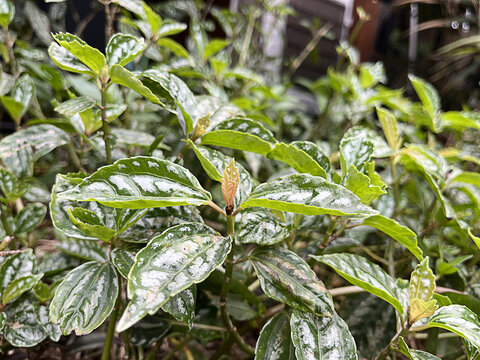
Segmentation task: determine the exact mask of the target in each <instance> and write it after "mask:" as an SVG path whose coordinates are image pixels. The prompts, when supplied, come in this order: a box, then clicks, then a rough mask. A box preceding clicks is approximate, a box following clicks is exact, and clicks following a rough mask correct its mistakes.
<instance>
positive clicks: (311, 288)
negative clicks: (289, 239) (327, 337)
mask: <svg viewBox="0 0 480 360" xmlns="http://www.w3.org/2000/svg"><path fill="white" fill-rule="evenodd" d="M250 261H251V263H252V265H253V267H254V268H255V272H256V273H257V276H258V279H259V280H260V285H261V287H262V289H263V292H264V293H265V294H266V295H267V296H269V297H271V298H272V299H275V300H277V301H280V302H282V303H285V304H287V305H288V306H291V307H293V308H295V309H299V310H302V311H306V312H313V313H315V314H318V315H324V316H332V313H333V303H332V300H331V298H330V295H329V294H328V292H327V289H326V288H325V286H324V285H323V283H322V282H321V281H320V280H319V279H318V278H317V276H316V274H315V272H314V271H313V270H312V269H310V267H309V266H308V264H307V263H306V262H305V261H304V260H303V259H302V258H301V257H299V256H298V255H297V254H295V253H294V252H292V251H290V250H283V249H277V248H274V247H259V248H256V249H255V250H254V251H253V253H252V255H250Z"/></svg>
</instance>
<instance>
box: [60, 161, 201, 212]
mask: <svg viewBox="0 0 480 360" xmlns="http://www.w3.org/2000/svg"><path fill="white" fill-rule="evenodd" d="M57 196H58V198H59V199H68V200H73V201H98V202H99V203H101V204H103V205H106V206H110V207H116V208H127V209H143V208H153V207H163V206H175V205H197V206H198V205H202V204H205V203H207V202H209V201H210V200H211V195H210V193H209V192H207V191H206V190H204V189H203V188H202V187H201V185H200V183H199V182H198V180H197V179H196V178H195V177H194V176H193V175H192V174H191V173H190V172H189V171H188V170H187V169H185V168H184V167H182V166H180V165H177V164H174V163H172V162H170V161H166V160H159V159H157V158H153V157H143V156H138V157H133V158H129V159H122V160H118V161H116V162H115V163H114V164H112V165H108V166H104V167H102V168H100V169H99V170H97V171H96V172H95V173H93V174H92V175H90V176H89V177H87V178H85V179H83V180H82V182H81V183H80V184H79V185H78V186H77V187H75V188H73V189H72V190H68V191H65V192H63V193H60V194H57Z"/></svg>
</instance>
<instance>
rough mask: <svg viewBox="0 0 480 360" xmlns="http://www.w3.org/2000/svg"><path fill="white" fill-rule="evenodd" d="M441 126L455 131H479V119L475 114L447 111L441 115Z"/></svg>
mask: <svg viewBox="0 0 480 360" xmlns="http://www.w3.org/2000/svg"><path fill="white" fill-rule="evenodd" d="M442 126H443V127H446V128H452V129H454V130H457V131H464V130H465V129H475V130H479V129H480V118H479V117H478V115H477V114H476V113H472V112H466V111H462V112H460V111H448V112H446V113H443V114H442Z"/></svg>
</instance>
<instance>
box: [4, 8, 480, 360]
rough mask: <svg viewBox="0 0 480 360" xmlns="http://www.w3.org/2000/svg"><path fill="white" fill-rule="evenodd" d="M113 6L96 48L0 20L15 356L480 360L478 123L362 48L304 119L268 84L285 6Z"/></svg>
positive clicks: (20, 13)
mask: <svg viewBox="0 0 480 360" xmlns="http://www.w3.org/2000/svg"><path fill="white" fill-rule="evenodd" d="M18 4H22V6H19V5H18ZM103 4H104V6H105V10H106V14H107V31H106V33H107V34H106V35H107V39H108V42H107V45H106V48H105V51H99V50H98V49H96V48H94V47H91V46H90V45H89V44H87V43H86V42H85V41H83V40H82V39H81V38H79V37H78V36H76V35H73V34H70V33H66V32H55V33H54V34H53V35H52V36H53V38H52V37H51V36H50V35H49V32H50V30H52V29H53V28H54V25H55V24H54V23H53V22H52V23H50V22H49V21H53V20H52V19H49V16H47V14H45V13H43V12H42V11H41V10H40V9H38V8H37V7H36V5H35V4H34V3H33V2H31V1H24V2H18V3H17V2H15V4H14V3H13V2H11V1H8V0H0V25H1V27H2V37H3V42H2V43H1V45H2V46H1V48H0V50H1V51H0V53H1V55H2V66H3V69H2V76H1V79H0V80H1V81H0V95H1V97H0V100H1V103H2V108H3V109H4V110H5V112H4V114H3V119H4V120H5V119H6V118H7V114H8V116H9V117H10V118H11V119H12V120H13V122H14V123H15V126H16V131H14V132H13V133H12V134H10V135H8V136H4V137H3V138H2V139H1V140H0V159H1V162H2V164H1V165H2V166H1V167H0V201H1V205H0V209H1V215H0V218H1V227H0V241H1V242H0V255H1V256H0V261H1V266H0V299H1V304H0V331H1V334H2V337H1V340H0V346H1V351H2V352H3V355H5V356H7V354H13V356H20V355H19V354H21V353H22V352H25V351H27V353H28V356H29V357H31V358H52V357H53V358H70V357H71V356H78V358H80V357H81V358H92V357H99V356H100V354H102V355H101V357H102V359H109V358H129V359H130V358H137V359H144V358H148V359H155V358H163V359H173V358H179V359H220V358H222V357H223V358H232V359H240V358H253V357H255V358H256V359H257V360H262V359H298V360H302V359H305V360H306V359H309V360H310V359H358V358H376V359H386V358H388V357H390V358H392V357H396V356H405V357H406V358H408V359H412V360H413V359H438V358H439V357H441V358H442V359H459V358H464V359H469V360H473V359H477V358H478V357H479V353H480V321H479V319H478V316H479V315H480V301H479V299H478V296H479V294H480V288H479V283H478V274H479V273H478V271H479V268H478V265H477V264H478V260H479V258H480V249H479V248H480V238H479V237H477V236H476V235H475V234H477V235H478V234H480V222H479V219H480V207H479V198H480V196H479V195H480V190H479V187H480V175H479V173H478V172H477V170H478V166H480V155H478V154H477V152H478V150H477V149H478V148H477V144H478V141H479V139H478V137H477V136H478V133H477V132H476V131H478V130H479V129H480V114H477V113H475V112H472V111H470V110H468V109H466V108H465V109H462V111H449V112H443V111H442V109H441V99H440V98H439V96H438V94H437V92H436V90H435V89H434V88H433V87H432V86H431V85H430V84H429V83H427V82H426V81H424V80H422V79H420V78H417V77H415V76H413V75H412V76H410V82H411V85H412V86H413V87H414V89H415V92H416V94H417V95H418V99H419V101H415V100H412V99H408V98H407V97H405V96H404V95H403V91H402V90H392V89H389V88H387V87H386V86H385V85H384V83H385V82H386V79H385V76H384V71H383V66H382V64H381V63H374V64H373V63H366V64H360V63H359V61H358V54H357V53H356V51H355V49H353V48H351V47H350V46H348V44H341V45H340V46H339V48H338V53H339V57H340V59H341V60H340V61H339V64H338V66H337V68H336V69H333V68H331V69H330V70H329V71H328V74H327V75H326V76H324V77H322V78H320V79H319V80H317V81H314V82H312V81H308V80H305V79H303V80H301V81H300V82H299V83H301V85H302V86H303V88H304V89H305V90H306V91H309V92H310V93H311V94H312V95H313V96H314V98H315V99H316V103H317V105H318V113H317V114H311V113H309V112H308V111H307V110H306V109H304V108H303V107H302V106H301V105H300V102H299V101H298V100H297V99H296V98H295V97H294V95H293V94H292V93H291V92H290V90H289V89H290V88H291V87H292V85H293V84H292V83H291V82H290V81H291V80H290V79H283V80H282V81H280V82H277V81H272V80H271V78H270V77H269V73H268V71H267V70H265V71H260V70H258V69H261V67H262V64H265V63H266V62H268V61H269V60H271V59H268V58H266V57H265V56H264V55H263V54H262V52H261V51H260V50H259V47H258V46H260V45H261V44H262V42H265V41H268V35H269V34H264V33H262V32H261V29H260V28H259V27H258V26H257V25H258V22H259V16H260V15H261V14H262V12H264V11H270V12H271V13H272V14H274V15H275V16H277V17H278V18H280V17H281V16H283V15H284V14H287V13H291V9H290V8H288V7H284V6H276V7H273V8H268V7H267V5H264V7H262V6H258V5H257V6H253V7H251V8H248V9H247V11H246V14H245V16H243V15H241V14H232V13H230V12H228V11H226V10H223V9H219V8H215V7H212V8H208V7H207V8H202V7H198V8H197V6H196V5H195V3H193V2H189V1H181V2H171V3H168V5H167V6H165V7H159V8H158V9H157V10H158V12H157V11H155V10H153V9H152V8H150V7H149V6H147V5H146V4H144V3H142V2H140V1H136V0H111V1H110V0H104V2H103ZM55 6H62V4H61V3H58V4H55ZM60 8H61V7H60ZM15 14H16V15H15ZM160 14H162V15H164V18H162V17H161V16H160ZM50 15H51V14H50ZM207 15H208V21H205V18H206V16H207ZM167 16H168V17H170V18H167ZM25 19H28V20H29V21H30V22H33V23H36V24H37V26H34V27H33V31H35V34H34V35H32V31H30V30H28V29H31V28H30V27H29V26H28V24H26V23H25ZM114 19H116V21H117V26H118V28H119V30H120V31H119V32H116V33H114V32H113V25H114ZM185 19H186V20H187V21H188V26H187V24H186V22H181V21H182V20H183V21H185ZM55 26H56V25H55ZM214 27H218V28H220V29H221V30H222V31H223V32H224V33H225V34H226V37H225V38H222V39H220V38H212V37H211V36H209V32H208V31H207V30H212V29H213V28H214ZM182 32H188V34H189V35H188V36H187V40H186V45H187V46H186V48H185V47H184V46H182V45H181V44H180V43H179V42H177V41H176V40H174V38H175V36H176V34H179V33H182ZM25 39H30V42H26V41H25ZM42 44H43V45H42ZM47 44H48V50H47V49H46V48H45V45H47ZM302 56H303V55H302ZM60 69H61V70H60ZM254 69H256V71H255V70H254ZM73 333H74V334H73ZM26 349H27V350H26ZM28 349H30V350H28ZM398 354H403V355H398ZM3 355H2V356H3ZM437 356H438V357H437ZM397 358H399V357H397Z"/></svg>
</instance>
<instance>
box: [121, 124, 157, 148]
mask: <svg viewBox="0 0 480 360" xmlns="http://www.w3.org/2000/svg"><path fill="white" fill-rule="evenodd" d="M112 135H113V136H114V137H115V140H116V142H117V144H125V145H128V146H141V147H144V148H148V147H149V146H150V145H151V144H152V143H153V142H154V141H155V136H153V135H152V134H149V133H146V132H143V131H138V130H132V129H122V128H114V129H112Z"/></svg>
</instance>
